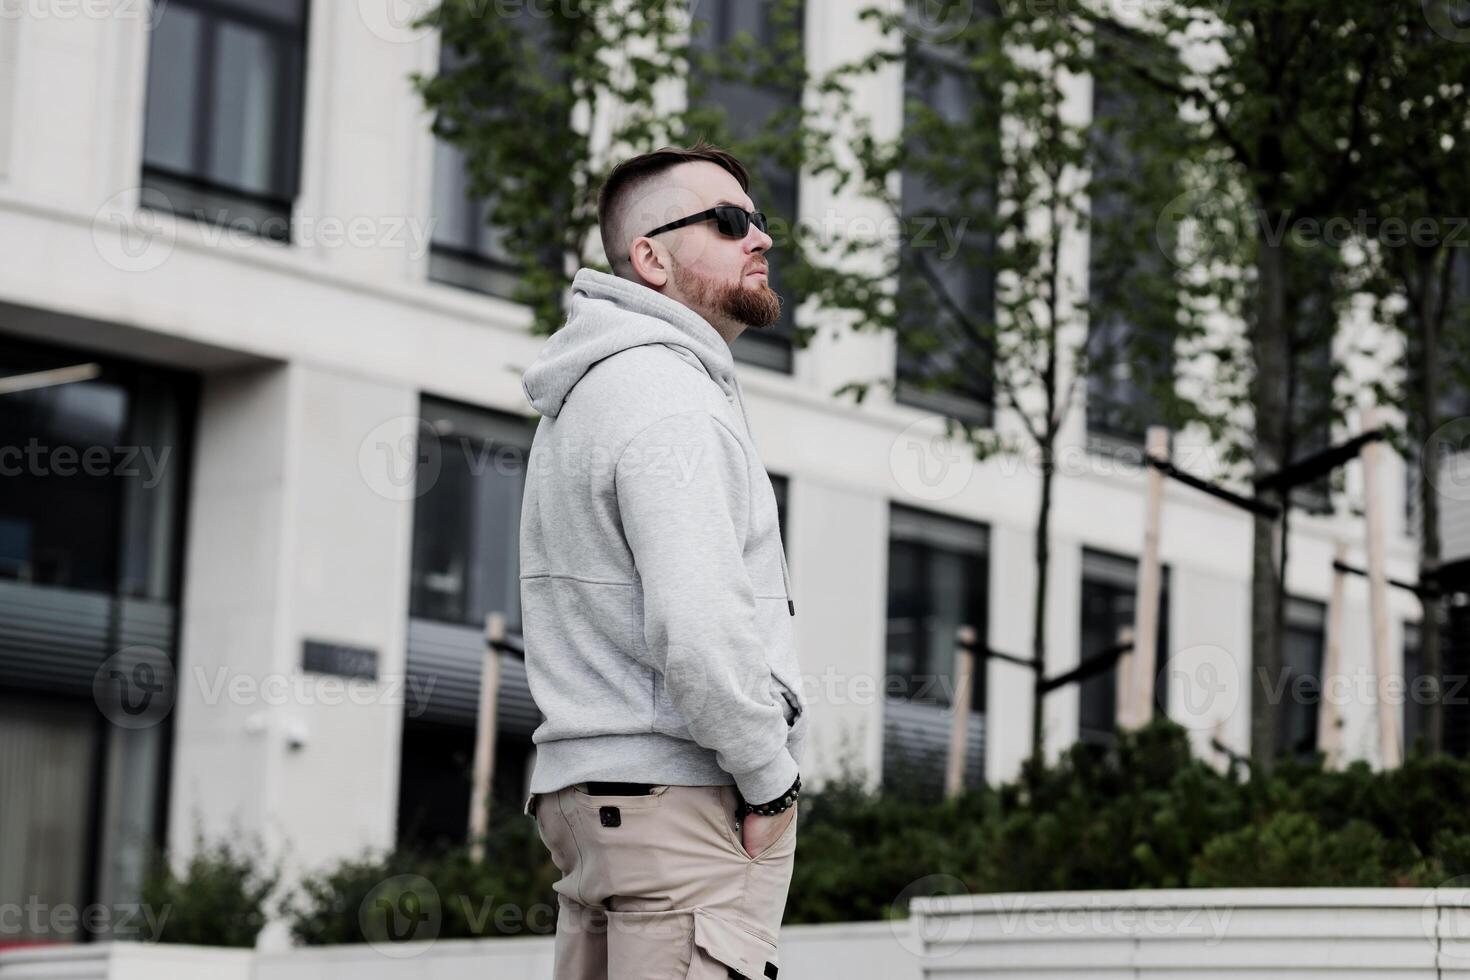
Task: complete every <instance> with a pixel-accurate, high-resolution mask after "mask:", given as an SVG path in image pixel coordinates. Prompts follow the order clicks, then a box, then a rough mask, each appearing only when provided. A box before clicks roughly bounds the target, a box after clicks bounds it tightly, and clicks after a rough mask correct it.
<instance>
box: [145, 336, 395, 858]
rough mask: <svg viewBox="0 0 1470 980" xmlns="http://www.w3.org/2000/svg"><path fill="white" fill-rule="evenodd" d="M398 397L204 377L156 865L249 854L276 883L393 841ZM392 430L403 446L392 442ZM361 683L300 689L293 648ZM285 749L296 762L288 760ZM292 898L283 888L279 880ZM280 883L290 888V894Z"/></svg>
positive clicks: (295, 374)
mask: <svg viewBox="0 0 1470 980" xmlns="http://www.w3.org/2000/svg"><path fill="white" fill-rule="evenodd" d="M417 409H418V405H417V396H416V394H415V392H413V391H412V390H410V389H406V388H402V387H398V386H395V385H391V384H384V383H382V382H379V381H374V380H368V379H364V378H360V377H355V376H352V375H349V374H344V373H341V372H338V371H333V370H327V369H323V368H319V367H314V366H310V365H307V364H305V363H302V362H296V363H293V364H290V365H285V366H281V367H275V368H264V369H256V370H249V371H240V372H232V373H229V374H223V375H214V376H210V377H208V378H207V379H206V383H205V388H204V397H203V406H202V410H201V413H200V418H199V439H198V442H197V450H196V451H197V457H196V460H195V467H194V471H193V500H192V504H193V505H192V507H191V509H190V513H189V526H188V552H187V556H186V559H185V567H184V582H185V588H184V595H183V601H182V623H183V627H182V634H181V640H180V648H179V667H178V669H179V685H178V690H179V694H178V702H177V705H176V712H177V714H176V730H175V742H174V754H173V772H174V776H173V793H172V795H171V800H170V820H169V829H170V841H169V844H170V849H171V851H172V852H173V853H174V854H175V855H177V856H180V857H181V856H183V855H187V854H188V853H189V852H190V851H191V850H192V845H193V839H194V836H195V833H196V830H202V831H203V832H204V835H205V837H206V838H207V839H209V840H211V841H213V840H217V839H221V838H226V837H229V838H234V837H238V836H240V835H241V834H246V835H250V836H255V837H258V838H259V839H260V841H261V843H263V844H264V845H265V847H266V849H267V853H268V854H269V855H270V856H271V857H272V858H274V857H281V858H284V859H285V860H286V867H287V868H288V869H290V873H291V874H292V875H296V874H298V873H300V872H303V871H306V870H308V869H310V868H313V867H316V866H319V865H323V864H326V863H330V862H334V861H336V860H340V859H342V858H346V857H354V856H357V855H358V854H359V853H360V852H361V850H362V849H363V848H365V847H378V848H386V847H390V846H392V844H393V843H394V838H395V820H396V814H397V804H398V776H399V766H398V747H399V741H400V732H401V727H402V718H403V704H404V701H403V697H404V688H403V686H402V679H403V672H404V643H405V639H406V635H407V615H408V610H407V606H408V572H409V542H410V535H411V531H412V516H413V511H412V506H413V496H412V490H413V487H412V483H411V482H409V483H407V484H406V485H402V486H401V487H400V488H399V489H397V490H395V485H394V484H393V483H392V482H390V479H389V477H390V475H391V474H390V472H389V471H388V470H387V469H386V467H388V466H390V465H391V466H392V467H393V470H392V473H398V474H405V473H406V474H407V475H410V476H411V475H412V473H413V468H412V456H410V457H409V458H408V459H401V458H396V457H395V458H393V459H391V460H387V459H385V458H384V456H383V455H382V453H381V448H382V447H384V446H387V447H390V448H392V449H394V450H395V451H396V448H397V445H398V444H397V442H396V439H397V437H398V436H399V435H400V434H402V432H403V431H405V430H403V429H400V427H399V426H398V425H397V424H396V423H395V420H398V419H404V418H406V417H412V416H414V415H415V414H416V412H417ZM406 431H407V432H409V433H411V432H413V431H414V429H413V428H412V427H407V428H406ZM308 639H310V640H316V641H321V642H326V643H336V644H345V645H349V646H354V647H360V648H366V649H369V650H372V651H374V652H375V654H376V658H377V680H376V682H374V681H369V680H365V679H354V680H351V681H348V680H345V679H343V678H338V677H332V676H326V675H320V674H307V673H304V672H303V671H302V647H303V643H304V641H306V640H308ZM293 740H294V741H295V742H299V743H300V744H299V745H296V744H293ZM292 880H294V878H293V879H292ZM289 885H290V881H288V882H287V883H286V886H287V887H289Z"/></svg>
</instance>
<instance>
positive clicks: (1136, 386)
mask: <svg viewBox="0 0 1470 980" xmlns="http://www.w3.org/2000/svg"><path fill="white" fill-rule="evenodd" d="M1141 98H1142V97H1141V96H1139V95H1138V94H1136V92H1135V91H1134V90H1133V89H1128V88H1124V87H1123V86H1121V85H1119V84H1118V83H1117V81H1116V80H1114V79H1111V78H1110V77H1109V76H1107V75H1105V74H1100V75H1098V76H1097V77H1096V78H1095V79H1094V86H1093V126H1092V128H1091V130H1090V132H1089V137H1090V140H1091V150H1092V177H1091V184H1090V186H1089V191H1090V197H1091V200H1090V209H1091V226H1090V227H1091V230H1092V247H1091V249H1090V252H1089V265H1088V296H1089V299H1088V304H1089V310H1090V317H1089V327H1088V358H1089V360H1090V362H1091V370H1090V371H1089V374H1088V378H1087V429H1088V433H1089V434H1090V435H1094V436H1101V437H1102V440H1101V441H1100V440H1093V445H1094V448H1103V446H1104V442H1105V441H1106V440H1117V441H1120V442H1123V443H1125V444H1134V445H1142V444H1143V442H1144V437H1145V433H1146V430H1147V428H1148V426H1149V425H1151V424H1163V422H1164V421H1165V420H1164V417H1163V414H1162V412H1161V410H1160V406H1159V405H1158V400H1157V398H1156V396H1155V393H1154V391H1153V390H1152V389H1153V388H1154V387H1157V386H1160V385H1162V384H1167V383H1168V380H1169V379H1170V378H1172V376H1173V370H1174V351H1173V343H1172V341H1173V337H1174V332H1173V330H1171V329H1168V328H1167V327H1166V328H1164V329H1141V327H1140V321H1142V320H1143V319H1145V318H1146V317H1147V316H1149V314H1150V313H1153V314H1155V315H1156V316H1160V317H1163V316H1167V315H1168V311H1165V310H1163V309H1151V306H1159V307H1162V306H1172V304H1171V303H1168V301H1167V300H1164V299H1163V298H1162V297H1159V296H1154V295H1152V294H1151V293H1150V292H1149V291H1148V290H1146V289H1144V288H1142V287H1141V284H1142V283H1145V282H1147V283H1150V284H1158V283H1167V282H1169V281H1170V280H1169V279H1168V277H1166V276H1165V275H1164V271H1165V265H1166V263H1167V261H1168V260H1167V258H1166V257H1165V254H1164V243H1162V242H1157V241H1154V240H1153V238H1154V236H1156V235H1157V233H1158V231H1159V229H1158V227H1157V222H1156V220H1155V219H1154V218H1152V217H1148V220H1147V222H1146V224H1147V227H1146V228H1141V227H1139V226H1138V224H1137V221H1136V219H1137V218H1138V217H1139V214H1140V212H1147V209H1144V208H1139V207H1138V206H1137V204H1136V202H1135V201H1134V200H1133V199H1132V197H1133V193H1134V192H1133V191H1131V190H1129V191H1125V190H1124V188H1125V187H1127V186H1129V184H1130V181H1131V180H1133V179H1134V178H1135V176H1136V175H1137V172H1138V167H1139V163H1140V157H1139V151H1137V150H1136V149H1135V148H1134V146H1133V145H1132V143H1131V141H1130V138H1129V136H1130V132H1129V127H1130V126H1132V125H1134V124H1135V122H1136V121H1137V120H1139V119H1141V118H1151V119H1157V118H1159V117H1160V115H1161V114H1163V113H1167V112H1172V111H1173V107H1172V104H1171V103H1169V102H1168V101H1167V100H1164V99H1159V100H1158V102H1159V103H1160V104H1157V105H1149V106H1147V107H1145V106H1144V105H1142V104H1141ZM1150 190H1152V188H1150ZM1148 213H1149V214H1152V212H1148ZM1146 216H1147V215H1146ZM1140 234H1142V235H1143V236H1144V240H1143V241H1139V240H1138V236H1139V235H1140Z"/></svg>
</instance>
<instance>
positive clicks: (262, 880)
mask: <svg viewBox="0 0 1470 980" xmlns="http://www.w3.org/2000/svg"><path fill="white" fill-rule="evenodd" d="M259 850H260V849H259V846H258V845H252V846H240V845H235V844H231V843H230V842H228V841H221V842H219V843H216V844H213V845H206V844H205V842H204V839H203V837H202V836H196V837H195V841H194V856H193V857H191V858H190V859H189V863H188V865H187V866H186V868H185V871H184V874H183V876H182V877H180V876H179V875H176V874H175V873H174V871H173V869H172V868H171V867H170V866H169V863H168V860H167V859H166V858H165V857H164V856H163V855H157V856H155V857H154V859H153V862H152V867H151V868H150V870H149V873H148V875H147V876H146V878H145V879H144V882H143V887H142V892H141V896H140V897H141V899H142V901H143V905H144V907H145V908H147V909H149V910H150V913H151V917H155V918H156V921H157V922H158V924H159V928H158V933H157V935H154V936H151V937H149V938H150V939H151V940H152V941H155V942H162V943H192V944H196V945H200V946H239V947H247V948H248V947H253V946H254V945H255V937H256V936H257V935H259V933H260V930H261V929H262V928H263V927H264V926H265V922H266V900H267V898H268V897H269V895H270V893H271V892H272V891H274V890H275V887H276V883H277V882H278V881H279V880H280V872H279V870H278V869H274V868H272V869H269V870H266V869H263V867H262V865H263V864H264V863H265V862H264V861H263V860H262V858H261V857H260V854H259Z"/></svg>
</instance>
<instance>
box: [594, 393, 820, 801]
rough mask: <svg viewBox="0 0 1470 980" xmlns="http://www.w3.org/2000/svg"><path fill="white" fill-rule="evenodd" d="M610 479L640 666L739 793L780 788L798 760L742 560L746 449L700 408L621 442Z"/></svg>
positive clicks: (763, 795)
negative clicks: (638, 585)
mask: <svg viewBox="0 0 1470 980" xmlns="http://www.w3.org/2000/svg"><path fill="white" fill-rule="evenodd" d="M614 486H615V488H616V491H617V498H618V508H619V511H620V512H621V514H622V519H623V533H624V535H625V536H626V538H627V541H628V546H629V548H631V549H632V552H633V560H634V563H635V564H636V565H637V568H638V575H639V577H640V579H641V580H642V583H643V610H644V623H643V628H644V637H645V639H646V641H647V643H648V649H649V651H650V655H651V657H652V663H650V664H649V666H651V667H653V669H655V670H657V671H658V672H659V673H660V674H662V675H663V679H664V686H665V687H666V689H667V690H668V692H669V698H670V699H671V700H672V701H673V703H674V706H675V707H677V708H678V709H679V713H680V714H681V715H682V716H683V717H684V719H685V721H687V722H688V724H689V733H690V735H691V736H692V737H693V738H694V741H696V742H697V743H699V744H700V745H702V746H704V747H705V748H708V749H710V750H711V751H713V752H714V753H715V758H716V759H717V760H718V762H719V764H720V767H721V768H722V769H724V770H725V771H726V772H728V773H730V775H731V776H733V777H734V779H735V784H736V786H737V787H738V788H739V789H740V793H741V795H742V796H744V797H745V798H746V799H747V800H750V801H752V802H756V803H760V802H765V801H767V800H771V799H774V798H776V797H778V796H780V795H781V794H782V793H784V792H785V791H786V790H787V788H788V787H790V786H791V784H792V783H793V782H794V781H795V780H796V775H797V765H796V760H795V759H793V758H792V757H791V753H790V752H788V751H787V750H786V736H787V732H788V728H787V725H786V716H785V711H784V709H783V705H782V704H781V699H780V698H779V697H778V698H777V699H776V701H775V703H772V701H771V700H770V699H771V686H770V684H771V672H770V666H769V664H768V663H767V661H766V652H765V648H764V645H763V644H762V641H761V637H760V635H759V633H758V632H757V630H756V606H755V590H754V588H753V587H752V585H751V581H750V576H749V575H748V574H747V572H746V569H745V559H744V557H743V553H744V531H745V520H744V516H743V515H747V514H748V513H749V511H750V478H749V470H748V468H747V463H746V459H745V452H744V450H743V449H742V448H741V446H740V443H739V441H738V440H737V439H736V438H735V436H734V434H733V433H731V432H730V430H729V429H727V428H726V427H725V426H724V425H723V424H721V423H720V421H719V420H718V419H716V418H715V417H714V416H713V415H711V414H710V413H709V412H707V411H704V410H698V411H692V412H684V413H681V414H679V415H672V416H669V417H668V418H665V419H662V420H661V421H659V422H656V423H654V424H653V425H651V426H649V427H648V428H646V429H644V430H643V431H642V432H640V433H639V434H638V435H637V436H635V437H634V438H633V440H632V441H631V442H629V444H628V446H627V448H626V449H624V451H623V453H622V455H621V456H619V457H618V462H617V468H616V472H615V477H614ZM737 515H739V516H740V517H741V519H740V520H739V521H738V522H737V520H736V518H737Z"/></svg>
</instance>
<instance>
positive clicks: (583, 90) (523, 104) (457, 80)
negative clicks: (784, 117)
mask: <svg viewBox="0 0 1470 980" xmlns="http://www.w3.org/2000/svg"><path fill="white" fill-rule="evenodd" d="M499 11H500V5H496V4H486V3H484V2H483V0H444V2H443V3H441V4H440V5H439V6H438V7H437V8H435V9H433V10H431V11H430V12H429V13H427V14H426V15H425V16H424V20H423V22H424V23H426V24H432V25H433V26H435V27H436V28H437V29H438V30H439V32H440V37H441V45H442V49H443V52H444V56H443V58H442V59H441V61H442V63H441V65H440V70H439V71H438V72H436V73H435V74H433V75H424V74H415V75H414V76H413V83H414V85H415V87H416V88H417V89H418V91H419V93H420V94H421V95H422V97H423V99H424V104H425V106H426V107H427V108H428V109H429V110H430V111H431V112H433V114H434V122H433V129H434V134H435V135H436V136H437V137H439V138H440V139H443V140H446V141H448V142H449V143H450V144H451V145H453V146H455V147H457V148H458V149H459V150H461V151H462V152H463V154H464V159H465V167H466V172H467V177H468V180H467V183H468V189H469V192H470V194H471V195H473V196H474V197H476V198H480V199H483V200H486V201H488V202H489V203H490V208H489V216H488V220H489V223H490V224H491V225H493V226H495V227H496V228H497V229H500V230H501V231H502V232H503V233H504V234H505V238H506V247H507V249H508V251H509V252H510V254H511V255H512V256H513V258H514V260H515V262H516V264H517V265H518V266H519V270H518V271H519V273H520V277H519V281H518V285H517V287H516V293H515V297H514V298H515V299H517V300H518V301H520V302H523V303H526V304H528V305H529V306H530V308H531V310H532V312H533V314H534V322H533V329H534V330H535V331H536V332H538V333H551V332H553V331H555V330H556V329H558V328H559V327H560V326H561V324H562V320H563V304H564V300H565V294H566V290H567V286H568V285H569V283H570V282H571V277H572V275H573V274H574V273H575V271H576V269H577V268H578V267H580V266H584V265H588V266H596V267H600V268H604V269H605V268H606V266H605V264H603V263H601V262H600V261H598V256H600V254H601V248H600V243H599V240H598V237H597V234H596V230H597V190H598V188H599V187H600V186H601V185H602V181H603V179H604V178H605V177H606V176H607V173H608V172H609V171H610V170H611V169H612V167H613V166H615V165H616V164H617V162H618V161H619V160H621V159H623V158H625V157H628V156H632V155H634V154H636V153H642V152H645V151H647V150H649V149H652V148H654V147H657V146H661V145H664V144H667V143H672V142H677V141H678V138H679V137H680V136H682V133H683V130H682V115H681V114H680V113H677V112H673V113H670V112H665V111H664V110H663V108H662V107H661V105H660V103H659V89H658V87H659V85H660V83H666V82H667V81H668V80H669V79H671V78H673V79H677V78H682V77H684V76H685V75H686V74H687V72H688V43H687V18H686V16H685V5H683V4H679V3H675V2H672V0H576V2H573V3H559V4H540V5H532V4H527V5H525V6H524V7H523V8H518V9H517V12H516V13H514V14H513V15H505V14H502V13H500V12H499ZM596 125H602V126H605V127H606V129H607V133H606V137H605V139H594V126H596Z"/></svg>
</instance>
